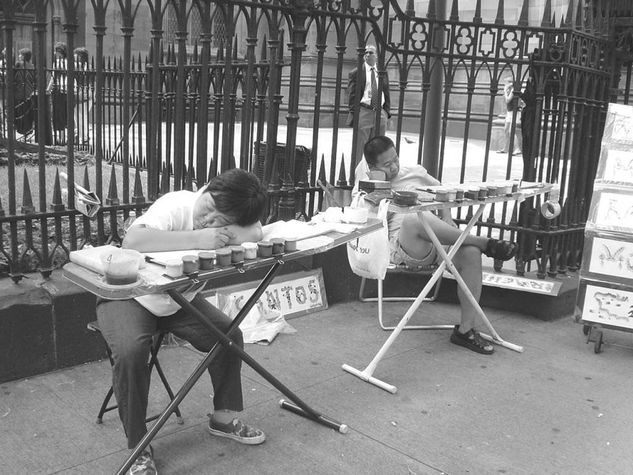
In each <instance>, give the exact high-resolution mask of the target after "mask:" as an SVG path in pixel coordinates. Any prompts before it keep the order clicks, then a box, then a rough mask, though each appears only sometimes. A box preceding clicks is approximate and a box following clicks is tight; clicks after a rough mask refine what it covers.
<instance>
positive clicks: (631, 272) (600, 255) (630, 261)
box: [588, 237, 633, 279]
mask: <svg viewBox="0 0 633 475" xmlns="http://www.w3.org/2000/svg"><path fill="white" fill-rule="evenodd" d="M588 267H589V268H588V270H589V272H592V273H594V274H601V275H605V276H609V277H621V278H624V279H633V243H632V242H627V241H624V240H622V241H618V240H615V239H606V238H602V237H595V238H594V239H593V242H592V244H591V256H590V258H589V266H588Z"/></svg>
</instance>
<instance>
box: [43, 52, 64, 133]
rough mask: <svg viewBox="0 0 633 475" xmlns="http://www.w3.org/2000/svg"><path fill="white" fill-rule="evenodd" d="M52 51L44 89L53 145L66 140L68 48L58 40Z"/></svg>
mask: <svg viewBox="0 0 633 475" xmlns="http://www.w3.org/2000/svg"><path fill="white" fill-rule="evenodd" d="M54 51H55V56H54V58H53V69H52V71H51V77H50V80H49V81H48V87H47V88H46V91H47V92H48V93H49V94H50V95H51V107H52V112H53V114H52V115H53V133H54V135H55V145H63V144H65V142H66V139H65V133H64V132H65V130H66V123H67V113H66V108H67V104H68V94H67V90H66V79H67V75H66V74H67V72H66V70H67V64H66V61H67V59H68V48H67V47H66V43H64V42H62V41H58V42H57V43H55V49H54Z"/></svg>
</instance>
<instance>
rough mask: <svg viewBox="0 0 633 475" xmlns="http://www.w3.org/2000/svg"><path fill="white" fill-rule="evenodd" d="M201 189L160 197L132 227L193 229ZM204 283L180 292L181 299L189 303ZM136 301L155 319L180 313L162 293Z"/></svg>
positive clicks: (173, 229) (162, 229) (176, 229)
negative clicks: (181, 294)
mask: <svg viewBox="0 0 633 475" xmlns="http://www.w3.org/2000/svg"><path fill="white" fill-rule="evenodd" d="M204 189H205V188H204V187H203V188H202V189H200V190H198V191H197V192H193V191H184V190H183V191H174V192H172V193H167V194H165V195H163V196H161V197H160V198H158V199H157V200H156V201H155V202H154V203H153V204H152V205H151V206H150V207H149V209H148V210H147V211H146V212H145V213H144V214H143V215H142V216H139V217H138V218H136V219H135V220H134V222H133V223H132V227H134V226H137V225H140V224H142V225H144V226H146V227H148V228H152V229H158V230H161V231H191V230H193V207H194V204H195V203H196V201H197V200H198V197H199V196H200V195H202V193H203V192H204ZM204 284H205V283H204V282H202V283H200V284H198V285H195V286H194V287H193V288H191V289H189V290H188V291H187V292H183V295H184V297H185V298H186V299H187V300H189V301H191V300H192V299H193V298H194V297H195V296H196V294H197V293H198V292H199V291H200V290H202V288H203V287H204ZM135 300H136V301H137V302H138V303H140V304H141V305H142V306H143V307H145V308H146V309H147V310H149V311H150V312H151V313H152V314H154V315H156V316H157V317H166V316H168V315H173V314H174V313H176V312H177V311H178V310H180V305H178V304H177V303H176V302H175V301H174V300H173V299H172V298H171V297H170V296H169V295H167V294H165V293H159V294H150V295H143V296H142V297H136V299H135Z"/></svg>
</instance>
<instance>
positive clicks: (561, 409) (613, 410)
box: [0, 302, 633, 475]
mask: <svg viewBox="0 0 633 475" xmlns="http://www.w3.org/2000/svg"><path fill="white" fill-rule="evenodd" d="M406 309H407V304H404V303H392V304H389V305H388V308H387V309H386V310H387V315H388V316H389V318H395V316H397V315H402V314H403V313H404V312H405V311H406ZM486 311H487V314H488V316H489V318H490V319H491V321H492V322H493V324H494V326H495V328H496V329H497V331H498V332H499V333H500V334H501V335H502V336H503V337H504V338H506V339H508V340H509V341H512V342H515V343H518V344H521V345H523V346H524V347H525V351H524V352H523V353H516V352H513V351H510V350H507V349H504V348H498V349H497V351H496V352H495V354H494V355H492V356H482V355H477V354H475V353H472V352H468V351H466V350H464V349H462V348H460V347H457V346H455V345H452V344H451V343H450V342H449V340H448V335H449V333H448V332H447V331H438V330H432V331H405V332H403V333H402V334H401V335H400V337H399V338H398V340H396V342H395V344H394V345H393V347H392V348H391V349H390V350H389V352H388V353H387V354H386V356H385V358H384V359H383V360H382V361H381V362H380V363H379V365H378V367H377V370H376V376H377V377H380V378H381V379H384V380H386V381H387V382H389V383H391V384H395V385H396V386H397V387H398V392H397V393H396V394H389V393H387V392H385V391H383V390H381V389H379V388H376V387H374V386H372V385H370V384H367V383H365V382H363V381H361V380H359V379H358V378H355V377H353V376H352V375H350V374H348V373H345V372H344V371H342V370H341V368H340V366H341V364H342V363H348V364H352V365H353V366H356V367H359V368H363V367H364V366H365V365H366V364H367V363H368V362H369V361H370V360H371V358H372V357H373V356H374V354H375V353H376V352H377V351H378V349H379V348H380V346H381V345H382V343H383V342H384V341H385V340H386V339H387V337H388V335H389V334H388V332H384V331H382V330H380V329H379V327H378V324H377V317H376V306H375V304H370V303H366V304H362V303H358V302H351V303H346V304H336V305H333V306H331V307H330V308H329V309H327V310H324V311H321V312H318V313H314V314H310V315H306V316H302V317H300V318H294V319H292V320H290V324H291V325H292V326H293V327H295V328H296V329H297V333H296V334H293V335H280V336H278V337H277V339H276V340H275V341H274V342H273V343H272V344H271V345H269V346H261V345H247V351H248V352H249V353H250V354H251V355H253V356H254V357H255V358H256V360H257V361H259V362H260V363H261V364H262V365H263V366H264V367H265V368H266V369H268V370H269V371H270V372H272V373H273V374H274V375H275V376H277V377H278V378H279V379H280V380H281V381H282V382H283V383H284V384H286V385H287V386H288V387H289V388H290V389H291V390H293V391H294V392H296V394H297V395H298V396H299V397H301V398H302V399H303V400H304V401H305V402H307V403H308V404H310V405H311V406H313V407H314V408H315V409H317V410H319V411H321V412H323V413H324V414H325V415H328V416H330V417H332V418H334V419H337V420H339V421H341V422H344V423H346V424H348V425H349V428H350V431H349V433H348V434H339V433H337V432H336V431H333V430H331V429H328V428H325V427H323V426H320V425H318V424H315V423H313V422H311V421H309V420H306V419H303V418H301V417H299V416H296V415H294V414H292V413H289V412H287V411H284V410H282V409H281V408H279V405H278V401H279V399H280V398H281V397H282V396H281V395H280V393H279V392H277V391H276V390H275V389H274V388H272V386H271V385H270V384H269V383H268V382H266V381H265V380H263V379H262V378H261V377H260V376H259V375H258V374H256V373H255V372H254V371H253V370H252V369H250V368H248V367H244V369H243V386H244V397H245V406H246V409H245V413H244V417H245V419H247V420H248V421H249V422H252V423H254V424H256V425H257V426H259V427H262V428H263V429H264V430H265V431H266V433H267V436H268V440H267V441H266V443H265V444H264V445H262V446H259V447H246V446H242V445H240V444H237V443H234V442H233V441H228V440H225V439H217V438H214V437H212V436H210V435H209V434H208V433H207V432H206V422H207V418H206V413H207V412H209V410H210V405H211V393H212V388H211V384H210V381H209V379H208V377H207V376H206V375H205V376H203V377H202V378H201V380H200V381H199V383H198V384H197V385H196V386H194V388H193V390H192V392H191V393H190V395H189V396H188V397H187V398H186V399H185V401H184V402H183V404H182V406H181V409H182V411H183V416H184V424H183V425H179V424H177V423H176V420H175V418H172V419H170V420H169V421H168V423H167V424H166V425H165V427H164V428H163V429H162V430H161V431H160V432H159V434H158V436H157V438H156V439H155V441H154V443H153V445H154V448H155V450H156V458H157V461H158V464H159V470H160V473H161V474H171V473H174V474H176V473H178V474H208V473H229V474H232V473H240V474H279V473H292V474H304V473H305V474H308V473H309V474H333V473H341V474H384V473H389V474H391V473H394V474H406V475H411V474H437V473H450V474H466V473H476V474H488V473H490V474H493V473H507V474H536V473H538V474H585V473H586V474H595V473H609V474H626V473H630V467H631V466H633V452H632V451H630V450H629V449H630V444H631V441H632V440H633V403H632V402H631V397H630V395H631V393H633V381H632V380H631V378H630V377H628V374H629V372H630V363H631V359H632V358H633V342H632V341H631V339H632V338H631V335H630V334H628V333H624V332H617V331H611V332H606V334H605V341H606V342H605V346H604V352H603V353H601V354H594V352H593V346H592V345H587V344H586V343H585V340H586V338H585V337H584V336H583V334H582V331H581V328H582V327H581V326H580V325H578V324H576V323H574V322H573V321H572V319H571V317H564V318H561V319H559V320H555V321H541V320H536V319H533V318H531V317H529V316H526V315H520V314H515V313H510V312H507V311H499V310H493V309H487V310H486ZM458 315H459V310H458V307H457V306H456V305H453V304H446V303H433V304H426V305H424V306H423V307H422V309H421V310H420V312H419V314H416V316H415V317H414V320H417V321H418V322H419V323H423V322H427V321H431V320H434V321H437V320H438V319H439V320H440V322H446V323H451V322H452V323H454V322H455V321H456V320H457V319H458ZM200 358H201V355H200V354H199V353H198V352H196V351H195V350H193V349H191V348H190V347H188V346H169V347H164V348H163V349H162V350H161V353H160V359H161V363H162V365H163V367H164V369H165V371H166V373H167V377H168V379H169V380H170V382H171V383H172V385H173V386H174V388H177V387H179V386H180V384H182V382H184V380H185V378H186V376H187V375H188V374H189V372H190V371H191V370H192V369H193V367H194V366H195V364H196V363H197V362H198V361H199V360H200ZM109 381H110V367H109V362H107V361H101V362H96V363H91V364H85V365H81V366H77V367H73V368H69V369H67V370H62V371H57V372H54V373H48V374H45V375H41V376H38V377H34V378H29V379H26V380H19V381H13V382H9V383H4V384H2V385H0V391H1V393H0V394H2V397H1V398H0V428H1V429H2V431H1V433H0V449H1V450H2V453H3V457H1V458H0V473H17V474H22V473H24V474H57V473H64V474H79V473H82V474H83V473H91V474H101V473H103V474H108V473H113V472H114V471H116V469H117V468H118V467H119V466H120V464H121V463H122V462H123V461H124V459H125V457H126V456H127V454H128V453H129V452H128V450H127V449H125V442H124V436H123V432H122V430H121V427H120V423H119V421H118V416H117V414H116V413H115V412H112V413H108V414H107V415H106V416H105V418H104V422H103V424H101V425H98V424H96V423H95V417H96V412H97V410H98V407H99V404H100V402H101V399H102V398H103V395H104V394H105V391H106V390H107V388H108V386H109ZM152 385H153V386H152V390H151V393H150V412H153V411H158V410H160V409H161V408H162V407H164V405H166V403H167V398H166V395H165V393H164V390H163V389H162V387H161V386H160V383H159V382H158V378H154V380H153V383H152Z"/></svg>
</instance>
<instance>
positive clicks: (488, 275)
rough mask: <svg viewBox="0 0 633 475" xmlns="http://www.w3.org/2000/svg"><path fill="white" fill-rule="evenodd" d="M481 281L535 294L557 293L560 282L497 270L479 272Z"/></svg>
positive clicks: (494, 285) (449, 275)
mask: <svg viewBox="0 0 633 475" xmlns="http://www.w3.org/2000/svg"><path fill="white" fill-rule="evenodd" d="M444 277H445V278H449V279H454V278H455V277H453V274H451V273H450V272H448V271H445V272H444ZM481 283H482V284H483V285H487V286H490V287H500V288H503V289H512V290H521V291H523V292H532V293H535V294H544V295H558V292H559V291H560V288H561V285H562V283H561V282H555V281H552V280H546V279H532V278H530V277H521V276H518V275H511V274H502V273H499V272H494V271H492V272H489V271H485V270H484V271H483V272H482V273H481Z"/></svg>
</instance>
